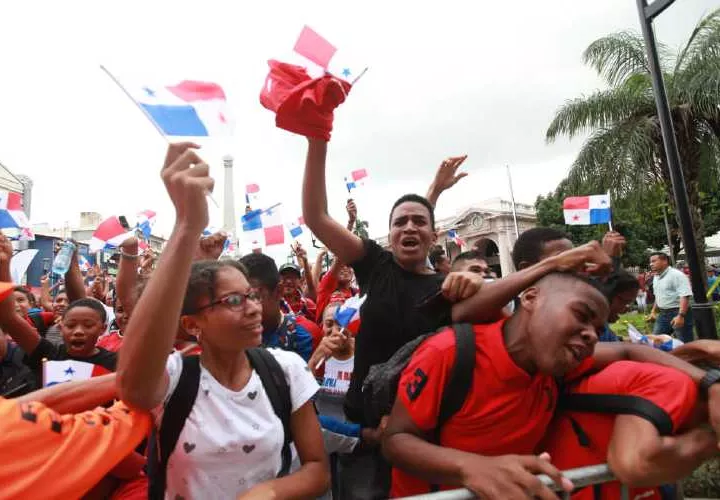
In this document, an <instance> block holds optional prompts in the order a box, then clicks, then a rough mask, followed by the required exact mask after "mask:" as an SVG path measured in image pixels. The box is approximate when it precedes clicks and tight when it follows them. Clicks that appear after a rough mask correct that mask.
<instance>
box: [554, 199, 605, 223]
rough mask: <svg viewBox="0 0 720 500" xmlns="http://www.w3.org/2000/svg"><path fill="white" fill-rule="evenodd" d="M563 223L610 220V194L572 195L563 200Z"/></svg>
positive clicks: (603, 221)
mask: <svg viewBox="0 0 720 500" xmlns="http://www.w3.org/2000/svg"><path fill="white" fill-rule="evenodd" d="M563 215H564V216H565V224H568V225H570V226H579V225H585V226H587V225H590V224H608V223H610V221H611V216H612V214H611V212H610V196H609V195H607V194H596V195H591V196H572V197H570V198H565V201H563Z"/></svg>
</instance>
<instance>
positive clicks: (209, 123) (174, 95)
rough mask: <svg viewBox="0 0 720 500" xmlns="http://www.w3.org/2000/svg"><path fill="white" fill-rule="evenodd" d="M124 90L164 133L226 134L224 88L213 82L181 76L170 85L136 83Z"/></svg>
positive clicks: (190, 134) (227, 116)
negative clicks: (185, 78)
mask: <svg viewBox="0 0 720 500" xmlns="http://www.w3.org/2000/svg"><path fill="white" fill-rule="evenodd" d="M127 92H128V93H129V95H130V96H131V97H132V98H133V100H134V101H135V102H136V103H137V104H138V106H140V108H141V109H142V110H143V111H144V112H145V114H146V115H147V117H148V118H149V119H150V120H152V121H153V123H155V125H156V126H157V128H158V129H159V130H160V131H162V133H163V134H164V135H168V136H182V137H206V136H211V135H230V134H231V133H232V126H231V123H230V118H229V117H230V115H229V113H228V106H227V100H226V98H225V91H224V90H223V88H222V87H221V86H220V85H218V84H217V83H212V82H200V81H193V80H183V81H181V82H178V83H176V84H173V85H150V84H146V85H142V84H141V85H136V86H133V87H128V88H127Z"/></svg>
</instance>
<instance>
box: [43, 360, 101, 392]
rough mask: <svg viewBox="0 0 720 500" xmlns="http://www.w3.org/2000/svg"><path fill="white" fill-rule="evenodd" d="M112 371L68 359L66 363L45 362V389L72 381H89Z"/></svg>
mask: <svg viewBox="0 0 720 500" xmlns="http://www.w3.org/2000/svg"><path fill="white" fill-rule="evenodd" d="M108 373H111V372H110V370H108V369H107V368H104V367H102V366H100V365H94V364H92V363H87V362H85V361H75V360H72V359H68V360H65V361H45V362H44V363H43V387H50V386H51V385H55V384H62V383H63V382H70V381H72V380H88V379H90V378H92V377H97V376H100V375H107V374H108Z"/></svg>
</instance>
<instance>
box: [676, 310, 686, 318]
mask: <svg viewBox="0 0 720 500" xmlns="http://www.w3.org/2000/svg"><path fill="white" fill-rule="evenodd" d="M678 316H680V317H681V318H684V317H685V316H687V313H686V312H682V311H680V312H679V313H678Z"/></svg>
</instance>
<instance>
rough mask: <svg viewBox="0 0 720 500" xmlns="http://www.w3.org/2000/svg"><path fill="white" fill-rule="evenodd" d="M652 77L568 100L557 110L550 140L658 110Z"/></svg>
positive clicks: (632, 79)
mask: <svg viewBox="0 0 720 500" xmlns="http://www.w3.org/2000/svg"><path fill="white" fill-rule="evenodd" d="M654 106H655V104H654V101H653V94H652V88H651V86H650V80H649V79H644V80H643V79H642V78H640V77H639V76H638V77H637V78H631V79H628V82H627V84H625V85H622V86H620V87H617V88H614V89H610V90H604V91H599V92H595V93H594V94H591V95H589V96H587V97H579V98H577V99H573V100H571V101H568V102H566V103H565V104H564V105H563V106H562V107H561V108H560V110H559V111H558V112H557V113H556V114H555V118H554V119H553V121H552V122H551V123H550V126H549V127H548V129H547V132H546V133H545V139H546V141H547V142H552V141H554V140H555V139H556V138H557V136H558V135H567V136H568V137H570V138H573V137H574V136H576V135H578V134H580V133H583V132H585V131H588V130H594V129H598V128H600V129H604V128H607V127H610V126H611V125H613V124H615V123H618V122H622V121H623V120H627V119H628V118H630V117H633V116H637V115H644V114H647V113H654V109H655V108H654Z"/></svg>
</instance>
